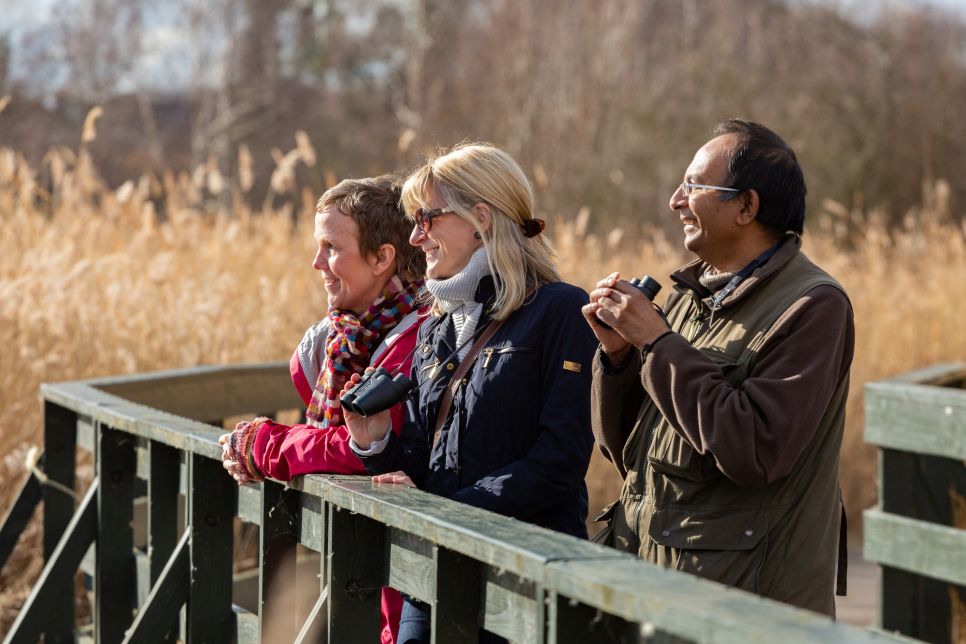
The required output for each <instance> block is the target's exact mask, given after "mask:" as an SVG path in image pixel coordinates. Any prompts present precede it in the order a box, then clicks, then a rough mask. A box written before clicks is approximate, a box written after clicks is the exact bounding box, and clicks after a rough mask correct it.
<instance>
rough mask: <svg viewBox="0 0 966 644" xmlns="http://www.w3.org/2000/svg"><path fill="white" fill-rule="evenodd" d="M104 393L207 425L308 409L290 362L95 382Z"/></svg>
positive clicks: (149, 374)
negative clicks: (242, 416)
mask: <svg viewBox="0 0 966 644" xmlns="http://www.w3.org/2000/svg"><path fill="white" fill-rule="evenodd" d="M90 384H92V385H93V386H96V387H98V388H99V389H101V390H102V391H106V392H108V393H111V394H114V395H116V396H120V397H122V398H125V399H127V400H130V401H132V402H136V403H139V404H141V405H146V406H149V407H153V408H154V409H160V410H163V411H166V412H169V413H172V414H177V415H178V416H183V417H184V418H190V419H192V420H198V421H207V420H210V419H213V418H225V417H227V416H237V415H240V414H246V413H254V412H260V411H262V410H273V411H277V410H282V409H299V408H302V407H304V406H305V403H304V402H302V399H301V397H299V395H298V392H297V391H296V390H295V387H293V386H292V379H291V375H290V374H289V366H288V363H282V362H279V363H274V364H262V365H238V366H217V367H192V368H188V369H177V370H172V371H165V372H155V373H147V374H136V375H133V376H126V377H121V378H110V379H103V380H99V381H92V382H91V383H90Z"/></svg>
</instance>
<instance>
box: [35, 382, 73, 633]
mask: <svg viewBox="0 0 966 644" xmlns="http://www.w3.org/2000/svg"><path fill="white" fill-rule="evenodd" d="M76 446H77V414H76V413H74V412H73V411H71V410H69V409H65V408H64V407H61V406H59V405H55V404H54V403H52V402H50V401H46V400H45V401H44V468H43V469H44V475H45V476H47V479H48V480H49V481H53V482H55V483H59V484H60V485H62V486H64V487H66V488H67V489H68V490H73V489H74V479H75V474H74V469H75V467H76V466H77V447H76ZM43 498H44V561H47V560H48V559H49V558H50V557H51V555H52V554H53V552H54V549H55V548H56V547H57V544H58V543H59V542H60V538H61V536H63V534H64V530H65V529H66V528H67V524H69V523H70V521H71V517H72V516H74V501H75V499H74V497H72V496H71V495H69V494H66V493H65V492H64V491H63V490H62V489H58V487H57V486H56V485H45V486H44V489H43ZM47 608H48V610H49V611H50V616H49V620H48V622H47V625H46V628H45V636H46V642H47V644H60V643H61V642H73V641H74V634H73V633H74V625H75V622H76V619H75V616H74V589H73V587H71V588H68V589H65V590H64V593H63V595H62V596H61V597H56V598H54V599H53V600H52V601H51V604H50V605H49V606H48V607H47Z"/></svg>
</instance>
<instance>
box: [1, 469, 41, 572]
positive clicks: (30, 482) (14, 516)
mask: <svg viewBox="0 0 966 644" xmlns="http://www.w3.org/2000/svg"><path fill="white" fill-rule="evenodd" d="M42 494H43V490H42V489H41V485H40V479H38V478H37V476H36V475H35V474H34V473H33V472H30V473H29V474H28V475H27V479H26V480H25V481H24V482H23V485H22V486H21V487H20V492H19V493H18V494H17V500H16V501H14V502H13V505H11V506H10V509H9V510H7V516H5V517H4V518H3V523H0V570H3V566H4V564H6V563H7V558H8V557H9V556H10V553H12V552H13V549H14V547H15V546H16V545H17V541H19V540H20V535H21V534H22V533H23V529H24V528H25V527H27V523H28V522H29V521H30V518H31V517H32V516H33V515H34V510H36V509H37V504H38V503H40V497H41V495H42Z"/></svg>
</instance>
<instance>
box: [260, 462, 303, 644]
mask: <svg viewBox="0 0 966 644" xmlns="http://www.w3.org/2000/svg"><path fill="white" fill-rule="evenodd" d="M261 487H262V494H261V526H260V529H259V531H258V537H259V545H260V548H259V568H260V574H259V583H258V631H259V639H260V641H261V642H262V643H263V644H273V643H276V642H277V643H279V644H289V642H292V641H293V640H295V638H296V637H297V635H298V632H299V627H300V626H301V624H298V620H297V618H298V605H299V604H298V601H297V595H296V584H295V553H296V548H297V546H298V543H299V528H300V524H301V521H300V518H299V493H298V490H293V489H292V488H287V487H285V486H284V485H282V484H281V483H276V482H275V481H269V480H265V481H263V482H262V484H261Z"/></svg>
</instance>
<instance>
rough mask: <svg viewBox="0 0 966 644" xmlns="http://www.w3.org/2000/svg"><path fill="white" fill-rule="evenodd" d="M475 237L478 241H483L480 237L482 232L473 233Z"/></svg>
mask: <svg viewBox="0 0 966 644" xmlns="http://www.w3.org/2000/svg"><path fill="white" fill-rule="evenodd" d="M473 236H474V237H476V238H477V239H483V238H482V237H480V231H476V232H475V233H473Z"/></svg>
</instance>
